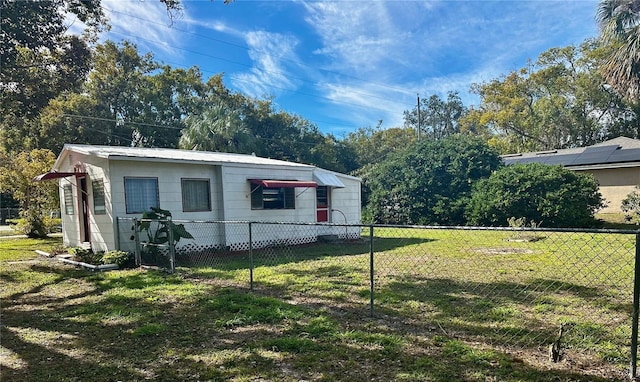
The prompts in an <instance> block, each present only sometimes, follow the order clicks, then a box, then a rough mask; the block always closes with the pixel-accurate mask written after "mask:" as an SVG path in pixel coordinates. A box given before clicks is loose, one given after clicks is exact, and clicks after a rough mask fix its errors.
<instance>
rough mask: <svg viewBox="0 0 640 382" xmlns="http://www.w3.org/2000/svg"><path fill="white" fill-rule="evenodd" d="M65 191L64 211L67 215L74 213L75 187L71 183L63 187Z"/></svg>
mask: <svg viewBox="0 0 640 382" xmlns="http://www.w3.org/2000/svg"><path fill="white" fill-rule="evenodd" d="M62 191H63V193H64V212H65V214H67V215H73V189H72V188H71V185H70V184H65V185H64V186H63V187H62Z"/></svg>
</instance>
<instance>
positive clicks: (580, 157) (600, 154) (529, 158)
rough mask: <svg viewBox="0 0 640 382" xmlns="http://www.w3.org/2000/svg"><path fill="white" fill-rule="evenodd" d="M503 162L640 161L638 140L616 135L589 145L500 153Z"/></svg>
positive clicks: (588, 164)
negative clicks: (507, 153) (613, 137)
mask: <svg viewBox="0 0 640 382" xmlns="http://www.w3.org/2000/svg"><path fill="white" fill-rule="evenodd" d="M502 160H503V162H504V163H505V164H507V165H511V164H516V163H532V162H535V163H544V164H550V165H562V166H564V167H571V168H580V169H582V168H606V167H621V166H629V165H631V164H633V163H634V162H640V140H637V139H631V138H626V137H618V138H615V139H611V140H608V141H606V142H602V143H598V144H595V145H592V146H587V147H579V148H573V149H561V150H547V151H537V152H530V153H521V154H510V155H503V156H502Z"/></svg>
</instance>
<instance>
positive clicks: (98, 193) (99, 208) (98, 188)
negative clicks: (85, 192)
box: [91, 179, 107, 215]
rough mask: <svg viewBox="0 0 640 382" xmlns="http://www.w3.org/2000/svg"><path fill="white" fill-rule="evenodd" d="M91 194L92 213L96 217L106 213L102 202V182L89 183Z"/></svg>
mask: <svg viewBox="0 0 640 382" xmlns="http://www.w3.org/2000/svg"><path fill="white" fill-rule="evenodd" d="M91 188H92V191H93V192H92V193H93V212H94V213H95V214H96V215H104V214H106V213H107V207H106V204H105V202H104V182H103V181H102V179H100V180H94V181H93V182H91Z"/></svg>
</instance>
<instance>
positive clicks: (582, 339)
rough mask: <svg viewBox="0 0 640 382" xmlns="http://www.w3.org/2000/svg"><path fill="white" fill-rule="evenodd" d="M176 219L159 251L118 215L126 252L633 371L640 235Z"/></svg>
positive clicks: (314, 300)
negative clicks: (180, 234) (175, 234)
mask: <svg viewBox="0 0 640 382" xmlns="http://www.w3.org/2000/svg"><path fill="white" fill-rule="evenodd" d="M174 223H175V224H178V223H179V224H182V225H183V227H184V229H185V230H186V231H187V232H188V233H189V234H190V236H191V237H192V238H181V239H180V240H178V241H177V242H176V241H173V240H169V241H168V242H167V243H165V244H153V243H151V244H152V245H150V243H149V240H148V237H146V238H145V236H144V235H141V234H138V235H136V234H135V231H136V230H135V226H136V222H135V221H125V220H122V219H121V220H119V232H120V246H121V248H122V249H125V250H131V249H133V250H134V251H136V248H138V249H137V251H136V253H137V254H138V259H140V263H141V264H144V265H154V266H160V267H164V268H167V269H170V270H171V271H173V270H174V269H175V267H188V268H190V269H189V272H190V274H192V275H196V276H198V277H203V278H216V279H218V280H224V281H225V282H228V283H229V284H233V285H237V286H239V287H247V288H250V289H251V290H255V291H259V292H260V293H265V294H269V295H272V296H275V297H278V298H282V299H284V300H286V301H290V302H292V303H296V304H305V305H307V306H317V307H322V308H325V309H332V310H335V311H339V312H341V314H344V315H348V314H350V315H352V316H353V317H362V316H368V315H373V316H375V317H379V318H383V319H386V320H388V324H389V325H401V326H403V327H410V328H411V330H412V331H414V332H415V333H424V334H425V335H444V336H447V337H455V338H458V339H461V340H464V341H468V342H471V343H476V344H482V345H483V346H489V347H492V348H496V349H502V350H507V351H509V352H512V353H513V352H515V353H522V354H523V356H526V354H527V353H538V354H539V353H540V352H545V353H546V352H549V356H550V357H553V356H554V354H553V344H554V343H556V342H559V343H561V346H562V352H564V353H565V354H568V355H569V356H570V357H571V358H572V359H574V360H575V359H580V360H581V361H582V362H585V363H589V364H591V365H593V367H600V366H601V367H610V366H611V365H618V366H617V367H627V365H631V369H630V374H631V376H633V377H635V376H636V360H637V315H638V311H637V309H634V307H637V305H638V300H637V298H638V294H640V289H639V287H638V285H635V284H634V279H635V278H636V273H635V272H636V269H635V268H636V266H637V263H636V256H637V238H638V233H637V232H635V231H607V230H553V231H550V230H542V229H509V228H504V229H499V228H469V227H406V226H402V227H400V226H398V227H396V226H366V225H332V224H294V223H257V222H194V221H189V222H187V221H185V222H177V221H174ZM126 226H128V227H129V228H130V229H129V230H128V231H127V230H126V229H123V227H126ZM139 233H140V232H139ZM127 235H128V236H127ZM136 237H137V239H136ZM123 238H126V239H128V240H123ZM136 240H138V241H139V243H138V244H137V246H136ZM132 242H133V244H132ZM169 243H174V244H175V246H171V245H169ZM127 246H128V247H127ZM158 246H163V247H162V249H161V250H154V249H150V248H159V247H158ZM154 251H155V252H154ZM145 252H146V253H145ZM150 252H151V253H155V254H156V257H153V256H151V255H150V254H149V253H150ZM634 292H635V295H634ZM634 299H635V300H634Z"/></svg>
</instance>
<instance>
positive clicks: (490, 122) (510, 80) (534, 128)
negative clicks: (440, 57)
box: [460, 40, 638, 153]
mask: <svg viewBox="0 0 640 382" xmlns="http://www.w3.org/2000/svg"><path fill="white" fill-rule="evenodd" d="M608 49H609V48H608V47H606V46H602V45H601V44H599V43H598V42H597V41H593V40H587V41H585V42H584V43H583V44H581V45H580V47H574V46H567V47H564V48H553V49H549V50H548V51H546V52H543V53H542V54H540V56H539V57H538V60H537V61H536V62H535V63H531V64H530V65H528V66H527V67H524V68H522V69H520V70H517V71H513V72H511V73H509V74H508V75H507V76H505V77H503V78H500V79H495V80H492V81H490V82H487V83H483V84H474V85H473V88H472V90H473V91H474V92H476V93H477V94H479V95H480V97H481V99H482V104H481V105H480V107H479V108H477V109H474V110H471V111H470V112H469V113H468V115H467V116H465V117H463V118H462V119H461V121H460V124H461V125H462V127H461V128H462V130H463V131H467V130H470V131H479V132H481V134H482V135H483V136H485V137H489V138H488V140H489V142H490V144H491V145H492V146H494V147H497V148H499V149H500V150H501V151H502V152H503V153H513V152H523V151H537V150H549V149H557V148H568V147H579V146H586V145H591V144H594V143H598V142H601V141H604V140H606V139H609V138H613V137H616V136H619V135H626V136H635V135H636V134H637V130H638V129H637V127H638V116H637V114H635V112H634V110H633V109H632V108H630V107H629V105H628V104H626V103H624V102H623V100H622V99H621V98H620V97H619V96H618V95H616V94H614V93H612V92H610V91H609V90H608V89H607V88H606V87H603V86H602V84H603V82H604V81H603V79H602V76H601V75H600V72H599V70H598V68H599V67H600V66H601V65H602V63H603V61H604V58H605V57H606V54H607V52H608ZM487 132H488V134H487Z"/></svg>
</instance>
